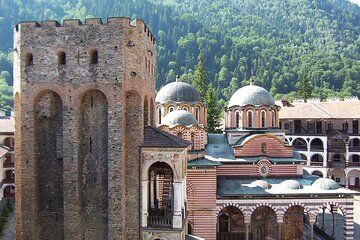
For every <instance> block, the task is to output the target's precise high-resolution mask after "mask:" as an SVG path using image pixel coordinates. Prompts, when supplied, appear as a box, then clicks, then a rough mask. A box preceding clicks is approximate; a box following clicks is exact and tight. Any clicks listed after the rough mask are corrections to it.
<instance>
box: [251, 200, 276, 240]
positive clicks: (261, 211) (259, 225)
mask: <svg viewBox="0 0 360 240" xmlns="http://www.w3.org/2000/svg"><path fill="white" fill-rule="evenodd" d="M277 234H278V223H277V220H276V213H275V211H274V210H273V209H271V208H270V207H268V206H261V207H258V208H257V209H255V211H254V212H253V214H252V215H251V235H250V239H253V240H265V239H278V238H277Z"/></svg>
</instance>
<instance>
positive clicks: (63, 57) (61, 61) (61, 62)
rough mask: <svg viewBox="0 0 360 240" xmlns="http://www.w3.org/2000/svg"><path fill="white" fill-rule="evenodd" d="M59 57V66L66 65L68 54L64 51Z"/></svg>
mask: <svg viewBox="0 0 360 240" xmlns="http://www.w3.org/2000/svg"><path fill="white" fill-rule="evenodd" d="M57 57H58V65H65V64H66V53H65V52H64V51H59V52H58V54H57Z"/></svg>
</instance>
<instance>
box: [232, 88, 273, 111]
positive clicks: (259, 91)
mask: <svg viewBox="0 0 360 240" xmlns="http://www.w3.org/2000/svg"><path fill="white" fill-rule="evenodd" d="M245 105H254V106H260V105H267V106H274V105H275V101H274V98H273V97H272V96H271V94H270V93H269V92H268V91H267V90H266V89H264V88H262V87H259V86H256V85H248V86H245V87H242V88H240V89H238V90H237V91H236V92H235V93H234V94H233V95H232V96H231V98H230V101H229V105H228V107H232V106H245Z"/></svg>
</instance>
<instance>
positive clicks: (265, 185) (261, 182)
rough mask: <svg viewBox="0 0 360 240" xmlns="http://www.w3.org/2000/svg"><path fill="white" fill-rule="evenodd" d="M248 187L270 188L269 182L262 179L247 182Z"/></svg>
mask: <svg viewBox="0 0 360 240" xmlns="http://www.w3.org/2000/svg"><path fill="white" fill-rule="evenodd" d="M249 187H260V188H262V189H264V190H268V189H270V188H271V184H270V183H268V182H267V181H264V180H255V181H253V182H252V183H251V184H249Z"/></svg>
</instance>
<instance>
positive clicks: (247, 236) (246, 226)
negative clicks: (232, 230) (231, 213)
mask: <svg viewBox="0 0 360 240" xmlns="http://www.w3.org/2000/svg"><path fill="white" fill-rule="evenodd" d="M249 228H250V222H245V239H246V240H249Z"/></svg>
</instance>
